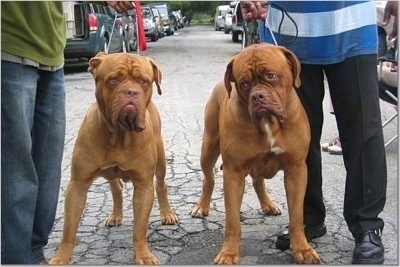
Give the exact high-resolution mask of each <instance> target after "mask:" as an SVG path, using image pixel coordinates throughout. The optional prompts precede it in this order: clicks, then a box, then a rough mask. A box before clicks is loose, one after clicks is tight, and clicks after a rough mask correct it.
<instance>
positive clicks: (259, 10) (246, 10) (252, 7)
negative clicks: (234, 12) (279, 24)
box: [240, 1, 268, 20]
mask: <svg viewBox="0 0 400 267" xmlns="http://www.w3.org/2000/svg"><path fill="white" fill-rule="evenodd" d="M267 3H268V1H241V2H240V9H241V11H242V16H243V19H246V20H254V19H266V17H267V10H268V4H267Z"/></svg>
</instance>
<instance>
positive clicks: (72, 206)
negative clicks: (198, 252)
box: [49, 53, 178, 264]
mask: <svg viewBox="0 0 400 267" xmlns="http://www.w3.org/2000/svg"><path fill="white" fill-rule="evenodd" d="M88 70H89V71H90V72H91V73H92V74H93V77H94V79H95V82H96V100H97V102H96V103H94V104H93V105H92V106H91V107H90V108H89V110H88V112H87V114H86V117H85V119H84V121H83V123H82V125H81V127H80V130H79V133H78V137H77V140H76V143H75V148H74V151H73V155H72V165H71V180H70V181H69V184H68V188H67V191H66V195H65V207H64V229H63V237H62V240H61V244H60V247H59V248H58V251H57V252H56V254H55V256H54V257H53V258H52V259H51V260H50V262H49V263H50V264H67V263H68V262H69V261H70V258H71V257H72V251H73V248H74V246H75V240H76V232H77V229H78V225H79V221H80V218H81V215H82V212H83V208H84V206H85V203H86V196H87V192H88V189H89V187H90V185H91V184H92V183H93V181H94V179H95V178H96V177H99V176H102V177H104V178H106V179H107V180H109V181H110V187H111V190H112V196H113V204H114V205H113V212H112V214H111V215H110V217H109V218H108V219H107V221H106V224H107V225H108V226H113V225H118V224H120V223H121V220H122V186H121V183H120V182H121V181H120V180H119V179H123V180H125V181H131V182H132V183H133V185H134V197H133V206H134V229H135V232H134V235H133V244H134V251H133V252H134V256H135V260H136V263H139V264H157V263H159V261H158V259H157V258H156V257H155V256H154V255H153V254H152V253H151V252H150V250H149V248H148V245H147V228H148V223H149V216H150V212H151V209H152V206H153V200H154V185H153V178H154V175H155V176H156V186H155V188H156V192H157V197H158V201H159V205H160V213H161V221H162V223H163V224H175V223H177V222H178V218H177V216H176V215H175V213H174V212H173V211H172V209H171V207H170V205H169V202H168V199H167V186H166V184H165V181H164V178H165V173H166V160H165V154H164V147H163V141H162V139H161V121H160V116H159V114H158V111H157V108H156V106H155V105H154V104H153V102H152V100H151V97H152V92H153V88H152V86H153V82H154V83H155V84H156V86H157V89H158V93H159V94H161V88H160V83H161V71H160V70H159V68H158V67H157V65H156V64H155V62H154V61H153V60H152V59H150V58H146V57H143V56H138V55H134V54H126V53H119V54H110V55H106V54H104V53H99V54H97V55H96V57H94V58H92V59H91V60H90V62H89V69H88Z"/></svg>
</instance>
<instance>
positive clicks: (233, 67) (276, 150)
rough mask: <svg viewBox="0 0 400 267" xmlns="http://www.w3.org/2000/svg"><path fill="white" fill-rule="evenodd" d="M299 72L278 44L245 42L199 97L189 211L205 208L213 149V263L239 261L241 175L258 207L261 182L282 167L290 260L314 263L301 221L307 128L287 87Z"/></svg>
mask: <svg viewBox="0 0 400 267" xmlns="http://www.w3.org/2000/svg"><path fill="white" fill-rule="evenodd" d="M299 73H300V63H299V61H298V60H297V58H296V56H295V55H294V54H293V53H292V52H290V51H289V50H287V49H285V48H284V47H279V46H273V45H269V44H255V45H251V46H249V47H247V48H245V49H244V50H243V51H242V52H241V53H239V54H238V55H236V56H235V57H233V59H232V60H231V62H230V63H229V64H228V66H227V69H226V72H225V80H224V81H223V82H220V83H218V84H217V85H216V87H215V88H214V91H213V92H212V95H211V98H210V99H209V101H208V103H207V106H206V109H205V119H204V120H205V121H204V124H205V128H204V135H203V143H202V148H201V168H202V170H203V173H204V181H203V188H202V194H201V197H200V200H199V202H198V203H197V205H196V207H195V208H194V209H193V211H192V213H191V214H192V216H193V217H202V216H206V215H207V214H208V211H209V208H210V200H211V194H212V191H213V187H214V174H213V168H214V165H215V163H216V161H217V159H218V157H219V155H221V156H222V161H223V188H224V199H225V210H226V218H225V237H224V243H223V246H222V249H221V251H220V252H219V254H218V255H217V257H216V258H215V260H214V262H215V263H218V264H233V263H235V264H236V263H238V261H239V244H240V235H241V230H240V207H241V203H242V198H243V193H244V186H245V178H246V176H247V175H250V176H251V177H252V179H253V184H254V185H255V189H256V192H257V195H258V198H259V200H260V203H261V206H263V205H270V204H271V201H270V200H269V198H268V196H267V193H266V191H265V187H264V182H263V181H264V179H268V178H272V177H274V176H275V174H276V173H277V172H278V171H279V170H283V172H284V183H285V189H286V195H287V202H288V209H289V231H290V245H291V249H292V251H293V255H294V259H295V262H296V263H318V262H319V256H318V254H317V253H316V251H315V250H314V249H313V248H312V247H310V245H309V244H308V242H307V240H306V237H305V234H304V227H303V203H304V195H305V190H306V184H307V166H306V163H305V160H306V156H307V152H308V147H309V142H310V129H309V123H308V119H307V115H306V113H305V111H304V109H303V106H302V105H301V102H300V100H299V98H298V96H297V93H296V91H295V89H294V88H298V87H299V86H300V78H299ZM216 117H217V119H216Z"/></svg>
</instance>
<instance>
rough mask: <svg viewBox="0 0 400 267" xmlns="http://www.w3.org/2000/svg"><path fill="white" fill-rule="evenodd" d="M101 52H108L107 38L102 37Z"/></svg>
mask: <svg viewBox="0 0 400 267" xmlns="http://www.w3.org/2000/svg"><path fill="white" fill-rule="evenodd" d="M101 47H102V50H101V51H103V52H108V39H107V37H103V41H102V46H101Z"/></svg>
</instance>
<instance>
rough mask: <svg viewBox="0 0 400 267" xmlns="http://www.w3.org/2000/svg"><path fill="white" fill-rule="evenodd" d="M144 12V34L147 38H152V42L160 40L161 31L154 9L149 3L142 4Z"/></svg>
mask: <svg viewBox="0 0 400 267" xmlns="http://www.w3.org/2000/svg"><path fill="white" fill-rule="evenodd" d="M142 13H143V25H144V34H145V35H146V38H150V40H151V41H152V42H156V41H157V40H158V36H159V33H158V27H157V24H156V18H155V17H154V14H153V10H152V9H151V7H150V6H149V5H142Z"/></svg>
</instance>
